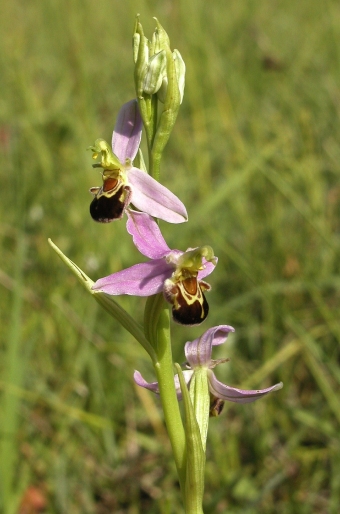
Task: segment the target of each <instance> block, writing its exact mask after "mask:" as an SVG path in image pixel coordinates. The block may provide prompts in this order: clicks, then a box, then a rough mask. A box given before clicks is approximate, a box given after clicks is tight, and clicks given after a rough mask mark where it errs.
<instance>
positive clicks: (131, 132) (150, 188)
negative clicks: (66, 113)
mask: <svg viewBox="0 0 340 514" xmlns="http://www.w3.org/2000/svg"><path fill="white" fill-rule="evenodd" d="M141 136H142V119H141V116H140V113H139V110H138V104H137V101H136V100H131V101H130V102H127V103H126V104H124V105H123V107H122V108H121V109H120V111H119V114H118V119H117V123H116V126H115V129H114V132H113V136H112V150H111V148H110V145H109V144H108V143H107V142H106V141H104V139H97V140H96V141H95V143H94V145H93V146H90V149H91V150H92V152H93V158H94V159H96V158H97V157H98V155H101V162H100V163H97V164H94V165H93V166H94V167H95V168H97V167H100V168H103V169H104V171H103V185H102V186H101V187H91V189H90V192H91V193H92V194H93V195H94V199H93V200H92V203H91V205H90V213H91V216H92V218H93V219H94V220H95V221H99V222H100V223H109V222H110V221H113V220H117V219H120V218H121V217H122V216H123V214H124V211H125V209H126V208H127V207H128V205H129V204H130V203H132V204H133V205H134V206H135V207H137V209H139V210H141V211H143V212H147V213H148V214H150V215H151V216H155V217H156V218H160V219H162V220H164V221H168V222H169V223H182V222H184V221H187V219H188V215H187V211H186V209H185V206H184V205H183V203H182V202H181V201H180V200H179V199H178V198H177V196H175V195H174V194H173V193H172V192H171V191H169V189H167V188H166V187H164V186H163V185H162V184H160V183H159V182H157V180H155V179H154V178H152V177H151V176H150V175H148V174H147V173H146V172H145V171H142V170H140V169H139V168H136V167H134V166H133V165H132V161H133V159H134V158H135V157H136V154H137V151H138V148H139V144H140V140H141Z"/></svg>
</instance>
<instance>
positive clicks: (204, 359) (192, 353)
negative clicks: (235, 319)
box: [184, 325, 235, 368]
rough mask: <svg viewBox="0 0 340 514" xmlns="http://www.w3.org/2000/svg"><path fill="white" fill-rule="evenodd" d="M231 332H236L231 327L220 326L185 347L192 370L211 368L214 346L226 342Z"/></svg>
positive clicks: (210, 329)
mask: <svg viewBox="0 0 340 514" xmlns="http://www.w3.org/2000/svg"><path fill="white" fill-rule="evenodd" d="M229 332H235V330H234V329H233V327H230V326H229V325H218V326H216V327H213V328H209V329H208V330H206V331H205V332H204V334H202V335H201V337H199V338H198V339H195V340H194V341H192V342H190V341H188V342H187V343H186V345H185V348H184V352H185V357H186V359H187V361H188V362H189V364H190V366H191V367H192V368H195V367H197V366H209V364H210V361H211V349H212V346H216V345H219V344H222V343H224V342H225V340H226V339H227V337H228V334H229Z"/></svg>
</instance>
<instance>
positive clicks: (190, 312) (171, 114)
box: [50, 17, 282, 514]
mask: <svg viewBox="0 0 340 514" xmlns="http://www.w3.org/2000/svg"><path fill="white" fill-rule="evenodd" d="M156 23H157V26H156V29H155V32H154V34H153V37H152V39H151V41H148V40H147V38H146V37H145V36H144V33H143V28H142V26H141V24H140V21H139V18H138V17H137V20H136V24H135V30H134V36H133V43H134V62H135V71H134V79H135V86H136V98H135V99H132V100H130V101H129V102H127V103H125V104H124V105H123V106H122V108H121V109H120V111H119V113H118V118H117V122H116V125H115V129H114V131H113V136H112V145H111V146H110V145H109V144H108V143H107V142H106V141H104V140H103V139H97V140H96V141H95V143H94V145H93V146H90V149H91V150H92V152H93V158H94V159H98V157H99V158H100V162H96V163H95V164H94V165H93V166H94V167H95V168H98V167H99V168H101V169H102V170H103V171H102V185H101V186H96V187H92V188H91V190H90V192H91V193H92V194H93V196H94V198H93V200H92V203H91V205H90V214H91V216H92V218H93V219H94V220H95V221H97V222H99V223H109V222H112V221H116V220H121V219H122V217H123V216H124V214H126V215H127V223H126V229H127V234H128V235H130V236H132V240H133V242H134V244H135V246H136V247H137V249H138V250H139V252H140V253H141V254H142V255H143V256H145V257H147V258H148V260H147V261H146V262H145V261H143V262H140V263H137V264H135V265H133V266H131V267H129V268H127V269H123V270H117V271H115V272H114V273H111V274H110V275H108V276H106V277H103V278H99V279H98V280H97V281H96V282H93V281H92V280H91V279H90V278H89V277H87V276H86V274H85V273H84V272H83V271H82V270H81V269H80V268H79V267H78V266H76V265H75V264H74V263H73V262H72V261H70V260H69V259H68V258H67V257H66V256H65V255H64V254H63V253H62V252H61V250H60V249H59V248H58V247H57V246H56V245H54V243H52V241H50V244H51V246H52V247H53V249H54V250H55V251H56V252H57V253H58V255H59V256H60V257H61V259H62V260H63V261H64V262H65V264H66V265H67V266H68V267H69V268H70V269H71V270H72V271H73V273H74V274H75V275H76V276H77V277H78V279H79V280H80V281H81V283H82V284H83V286H84V287H85V288H86V290H87V291H88V292H89V293H90V294H91V295H92V296H93V297H94V299H95V300H97V301H98V302H99V303H100V304H101V305H102V306H103V307H104V308H105V309H106V310H107V311H108V312H109V313H110V314H111V315H112V316H114V317H115V318H116V319H117V321H118V322H119V323H121V324H122V325H123V327H124V328H125V329H126V330H128V331H129V332H130V333H131V334H132V335H133V336H134V337H135V339H136V340H137V341H138V342H139V343H140V344H141V345H142V346H143V347H144V349H145V350H146V351H147V353H148V354H149V356H150V358H151V361H152V364H153V367H154V371H155V374H156V377H157V381H155V382H152V383H149V382H147V381H145V380H144V378H143V377H142V375H141V374H140V373H139V372H138V371H136V372H135V374H134V380H135V382H136V383H137V384H138V385H139V386H141V387H144V388H147V389H149V390H151V391H152V392H154V393H156V394H158V395H159V397H160V400H161V404H162V408H163V412H164V419H165V423H166V426H167V430H168V434H169V438H170V441H171V445H172V449H173V455H174V460H175V463H176V468H177V472H178V479H179V483H180V488H181V493H182V498H183V504H184V509H185V512H186V513H187V514H189V513H190V514H201V513H203V507H202V503H203V492H204V466H205V449H206V439H207V432H208V425H209V419H210V418H211V417H216V416H218V415H219V414H220V413H221V411H222V407H223V404H224V402H225V401H231V402H236V403H248V402H253V401H255V400H257V399H259V398H261V397H262V396H264V395H266V394H268V393H271V392H273V391H277V390H278V389H280V388H281V387H282V384H281V383H279V384H276V385H274V386H272V387H269V388H266V389H260V390H250V391H248V390H242V389H237V388H235V387H231V386H228V385H226V384H223V383H222V382H220V381H219V380H218V379H217V378H216V376H215V374H214V371H213V369H214V368H215V367H216V366H217V365H219V364H221V363H224V362H226V361H227V360H228V359H219V360H217V361H216V360H212V358H211V354H212V349H213V347H214V346H217V345H221V344H223V343H224V342H225V341H226V340H227V337H228V334H229V333H231V332H234V329H233V328H232V327H230V326H228V325H219V326H216V327H212V328H208V329H206V330H205V331H204V332H203V334H202V335H201V337H199V338H198V339H195V340H193V341H192V342H187V343H186V345H185V347H184V352H185V357H186V360H187V365H186V368H185V369H184V370H182V368H181V367H180V366H179V365H178V364H175V367H176V370H177V373H176V374H174V364H173V360H172V347H171V346H172V342H171V334H170V326H171V318H172V320H173V321H175V322H176V323H179V324H182V325H189V326H191V325H199V324H201V323H203V322H205V320H206V318H207V316H208V312H209V306H208V302H207V299H206V297H205V293H206V292H207V291H209V290H210V289H211V288H210V285H209V284H208V283H207V282H205V280H203V279H205V278H206V277H207V276H208V275H210V273H212V272H213V271H214V270H215V267H216V265H217V257H216V256H215V255H214V252H213V249H212V248H211V247H210V246H207V245H204V244H203V245H202V246H199V247H198V248H190V247H189V248H188V249H187V250H185V251H182V250H178V249H170V248H169V247H168V245H167V244H166V242H165V240H164V238H163V235H162V233H161V230H160V228H159V225H158V223H157V219H161V220H164V221H167V222H169V223H183V222H186V221H187V219H188V215H187V211H186V208H185V206H184V205H183V203H182V202H181V200H180V199H179V198H177V196H175V194H174V193H172V192H171V191H170V190H169V189H167V188H166V187H164V186H163V185H162V184H161V183H160V182H159V178H160V163H161V158H162V154H163V150H164V148H165V146H166V143H167V141H168V139H169V136H170V133H171V131H172V129H173V126H174V123H175V121H176V117H177V114H178V110H179V107H180V104H181V102H182V99H183V94H184V84H185V64H184V61H183V59H182V57H181V55H180V53H179V52H178V50H174V51H171V49H170V42H169V38H168V35H167V34H166V32H165V30H164V29H163V27H162V26H161V25H160V23H159V22H158V21H157V20H156ZM142 127H144V130H145V135H146V139H147V147H148V170H146V169H144V168H145V165H144V164H143V163H144V159H143V158H142V155H141V151H140V148H139V146H140V142H141V135H142ZM137 153H139V162H140V163H142V164H141V167H140V168H138V167H136V166H134V164H133V161H134V159H135V158H136V156H137ZM189 244H190V243H189ZM123 294H126V295H135V296H141V297H142V296H144V297H146V298H147V300H146V303H145V312H144V322H143V324H140V323H138V322H137V321H136V320H135V319H134V317H133V316H131V315H130V314H129V313H128V312H127V311H125V310H124V309H123V308H122V307H121V306H120V305H119V303H117V302H116V301H115V299H114V298H115V297H116V296H119V295H123ZM169 304H170V306H171V316H170V311H169ZM180 400H181V401H182V402H183V406H184V416H183V418H184V419H183V418H182V415H181V412H180V409H179V403H178V402H179V401H180Z"/></svg>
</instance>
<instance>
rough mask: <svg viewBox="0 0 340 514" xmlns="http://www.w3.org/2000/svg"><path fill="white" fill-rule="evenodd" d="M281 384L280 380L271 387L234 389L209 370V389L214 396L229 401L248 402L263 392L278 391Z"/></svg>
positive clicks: (262, 394)
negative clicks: (248, 389)
mask: <svg viewBox="0 0 340 514" xmlns="http://www.w3.org/2000/svg"><path fill="white" fill-rule="evenodd" d="M282 386H283V384H282V382H280V383H279V384H275V385H274V386H272V387H267V389H257V390H250V391H247V390H246V389H236V388H235V387H230V386H227V385H225V384H222V382H220V381H219V380H217V378H216V377H215V375H214V373H213V372H212V371H209V390H210V392H211V393H212V394H213V395H214V396H215V397H216V398H220V399H221V400H227V401H229V402H236V403H250V402H254V401H255V400H258V399H259V398H261V397H262V396H264V395H265V394H268V393H271V392H273V391H278V390H279V389H281V388H282Z"/></svg>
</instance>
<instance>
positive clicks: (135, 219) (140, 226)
mask: <svg viewBox="0 0 340 514" xmlns="http://www.w3.org/2000/svg"><path fill="white" fill-rule="evenodd" d="M126 213H127V215H128V221H127V224H126V228H127V231H128V233H129V234H131V235H132V238H133V242H134V244H135V245H136V247H137V248H138V250H139V251H140V253H142V254H143V255H145V256H146V257H149V259H160V258H161V257H164V256H165V255H167V254H168V253H169V252H170V251H171V250H170V248H169V247H168V245H167V244H166V242H165V240H164V238H163V236H162V233H161V231H160V229H159V227H158V225H157V223H156V222H155V220H154V219H153V218H152V217H151V216H149V215H148V214H145V213H144V212H137V211H133V210H131V209H129V210H127V211H126Z"/></svg>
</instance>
